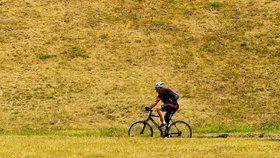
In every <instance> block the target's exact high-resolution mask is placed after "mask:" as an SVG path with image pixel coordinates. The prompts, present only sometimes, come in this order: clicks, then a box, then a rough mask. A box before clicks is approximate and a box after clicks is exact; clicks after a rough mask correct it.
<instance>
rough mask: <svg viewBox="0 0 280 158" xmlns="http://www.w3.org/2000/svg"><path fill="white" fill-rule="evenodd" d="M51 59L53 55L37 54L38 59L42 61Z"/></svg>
mask: <svg viewBox="0 0 280 158" xmlns="http://www.w3.org/2000/svg"><path fill="white" fill-rule="evenodd" d="M50 57H51V55H49V54H37V58H39V59H41V60H46V59H48V58H50Z"/></svg>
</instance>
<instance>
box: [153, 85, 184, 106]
mask: <svg viewBox="0 0 280 158" xmlns="http://www.w3.org/2000/svg"><path fill="white" fill-rule="evenodd" d="M158 97H159V98H160V99H161V101H162V102H163V103H164V104H165V103H174V102H177V99H178V98H179V95H178V94H177V93H176V92H175V91H173V90H171V89H170V88H166V87H164V88H162V89H161V90H160V91H159V93H158Z"/></svg>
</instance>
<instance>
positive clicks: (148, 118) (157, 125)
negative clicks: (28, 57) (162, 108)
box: [143, 110, 177, 131]
mask: <svg viewBox="0 0 280 158" xmlns="http://www.w3.org/2000/svg"><path fill="white" fill-rule="evenodd" d="M152 112H153V111H152V110H151V111H149V114H148V116H147V118H146V120H145V122H148V121H149V120H151V121H152V122H153V124H154V125H155V126H156V127H157V129H159V126H160V125H159V124H158V123H157V122H156V121H155V120H154V119H153V117H159V116H158V115H153V114H152ZM170 122H171V123H173V120H172V119H170ZM171 123H170V124H171ZM145 126H146V125H144V128H143V131H144V129H145ZM176 128H177V127H176ZM159 131H160V130H159Z"/></svg>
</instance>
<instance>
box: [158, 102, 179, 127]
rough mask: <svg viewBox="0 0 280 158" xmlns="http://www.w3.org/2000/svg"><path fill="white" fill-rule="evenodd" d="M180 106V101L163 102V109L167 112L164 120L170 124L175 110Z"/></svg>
mask: <svg viewBox="0 0 280 158" xmlns="http://www.w3.org/2000/svg"><path fill="white" fill-rule="evenodd" d="M178 108H179V105H178V103H176V104H170V103H167V104H163V105H162V106H161V110H162V111H166V114H165V116H164V120H165V122H166V123H167V124H169V121H170V119H171V118H172V116H173V115H174V114H175V112H176V111H177V110H178Z"/></svg>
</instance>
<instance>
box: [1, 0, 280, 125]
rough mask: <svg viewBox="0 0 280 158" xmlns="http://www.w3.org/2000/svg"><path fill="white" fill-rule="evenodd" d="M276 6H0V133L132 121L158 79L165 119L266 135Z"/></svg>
mask: <svg viewBox="0 0 280 158" xmlns="http://www.w3.org/2000/svg"><path fill="white" fill-rule="evenodd" d="M279 6H280V4H279V2H278V1H274V0H258V1H251V0H230V1H161V2H158V1H126V2H121V1H89V0H84V1H76V0H67V1H66V0H63V1H43V0H37V1H32V0H23V1H1V2H0V44H1V47H0V51H1V52H0V78H1V80H0V111H1V113H0V124H1V127H0V128H3V129H21V128H51V129H95V128H96V127H100V126H111V125H112V124H114V125H122V126H123V125H127V124H129V123H131V122H132V121H134V120H137V119H140V118H141V117H140V113H141V110H142V109H143V105H145V104H149V103H150V101H151V99H152V98H153V97H154V96H155V93H154V91H153V87H152V85H153V83H154V82H155V81H163V82H166V84H168V85H170V86H172V87H174V88H175V89H177V90H178V91H179V93H180V94H181V99H180V101H179V103H180V104H181V109H180V111H179V112H178V114H177V116H176V117H177V118H180V119H184V120H187V121H190V123H191V124H192V125H193V127H202V126H208V125H213V126H223V127H229V126H230V127H240V126H248V125H249V126H250V125H256V126H263V125H268V126H273V124H274V123H276V122H277V121H279V119H280V118H279V116H280V113H279V112H280V109H279V104H280V100H279V98H280V91H279V90H280V88H279V87H280V74H279V68H280V64H279V62H280V60H279V53H280V52H279V50H280V48H279V46H280V38H279V34H280V32H279V27H280V19H279V17H280V16H279V15H280V12H279V10H280V9H279Z"/></svg>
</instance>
